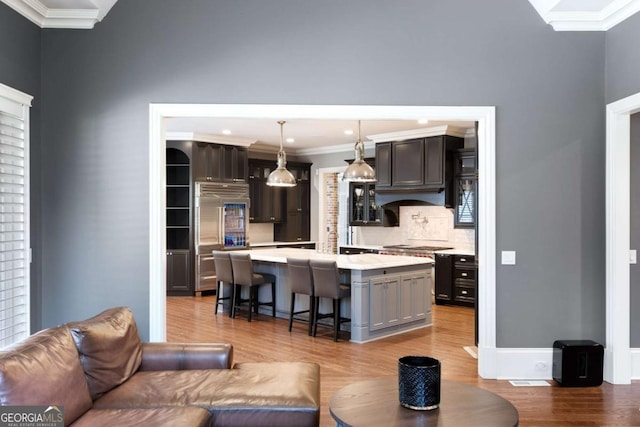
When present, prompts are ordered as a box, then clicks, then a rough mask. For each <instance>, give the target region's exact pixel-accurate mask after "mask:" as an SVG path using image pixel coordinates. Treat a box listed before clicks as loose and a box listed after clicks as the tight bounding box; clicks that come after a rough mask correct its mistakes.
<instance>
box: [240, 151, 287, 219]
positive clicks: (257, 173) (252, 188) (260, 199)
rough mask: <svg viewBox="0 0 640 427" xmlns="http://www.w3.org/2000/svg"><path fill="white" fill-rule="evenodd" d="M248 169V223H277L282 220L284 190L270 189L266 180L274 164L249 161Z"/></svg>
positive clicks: (274, 166)
mask: <svg viewBox="0 0 640 427" xmlns="http://www.w3.org/2000/svg"><path fill="white" fill-rule="evenodd" d="M248 168H249V198H250V199H251V207H250V209H249V221H250V222H253V223H277V222H281V221H283V220H284V207H283V202H284V200H283V194H284V189H283V188H278V187H270V186H268V185H267V178H268V177H269V174H270V173H271V171H273V170H274V169H275V168H276V164H275V163H274V162H272V161H268V160H254V159H250V160H249V162H248Z"/></svg>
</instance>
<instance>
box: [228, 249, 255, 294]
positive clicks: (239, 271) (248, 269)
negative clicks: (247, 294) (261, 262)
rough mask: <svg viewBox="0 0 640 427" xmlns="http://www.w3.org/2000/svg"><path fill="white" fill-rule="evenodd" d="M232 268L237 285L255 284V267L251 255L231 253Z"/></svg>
mask: <svg viewBox="0 0 640 427" xmlns="http://www.w3.org/2000/svg"><path fill="white" fill-rule="evenodd" d="M230 255H231V266H232V267H233V278H234V280H235V281H236V282H235V283H236V285H248V286H251V285H252V284H253V265H252V264H251V255H249V254H237V253H231V254H230Z"/></svg>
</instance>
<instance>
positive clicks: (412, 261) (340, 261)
mask: <svg viewBox="0 0 640 427" xmlns="http://www.w3.org/2000/svg"><path fill="white" fill-rule="evenodd" d="M238 252H240V253H249V254H251V259H252V260H253V261H264V262H275V263H281V264H285V263H286V262H287V258H306V259H322V260H333V261H336V264H337V265H338V268H342V269H346V270H375V269H378V268H393V267H405V266H411V265H416V266H419V265H423V266H424V267H426V268H428V267H431V265H432V264H433V263H434V261H433V260H432V259H431V258H426V257H425V258H423V257H410V256H397V255H378V254H355V255H336V254H325V253H320V252H316V251H315V250H313V249H296V248H278V249H269V250H266V249H258V250H247V251H236V253H238Z"/></svg>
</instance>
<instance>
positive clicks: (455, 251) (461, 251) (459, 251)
mask: <svg viewBox="0 0 640 427" xmlns="http://www.w3.org/2000/svg"><path fill="white" fill-rule="evenodd" d="M434 253H435V254H450V255H467V256H473V255H475V254H476V253H475V251H474V250H473V249H446V250H442V251H435V252H434Z"/></svg>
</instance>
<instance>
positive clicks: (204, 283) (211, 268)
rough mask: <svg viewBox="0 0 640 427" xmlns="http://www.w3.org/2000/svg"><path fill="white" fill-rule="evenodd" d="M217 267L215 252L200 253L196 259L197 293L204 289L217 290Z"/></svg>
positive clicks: (199, 293)
mask: <svg viewBox="0 0 640 427" xmlns="http://www.w3.org/2000/svg"><path fill="white" fill-rule="evenodd" d="M216 286H217V283H216V267H215V265H214V263H213V254H211V253H208V254H200V255H198V256H197V261H196V289H195V291H196V295H201V294H202V292H204V291H213V290H216Z"/></svg>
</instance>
